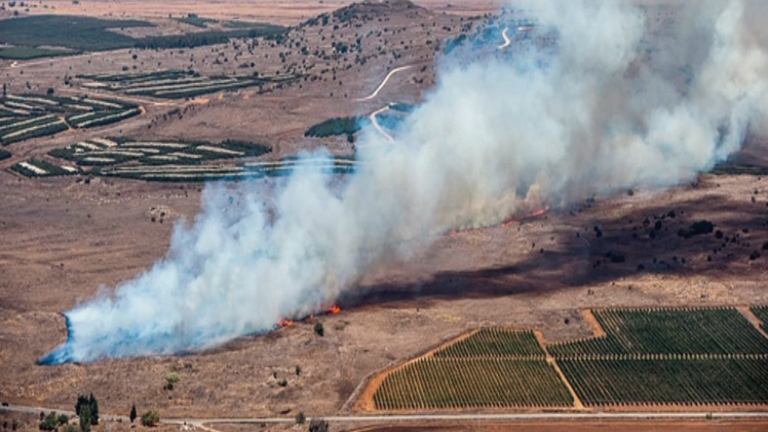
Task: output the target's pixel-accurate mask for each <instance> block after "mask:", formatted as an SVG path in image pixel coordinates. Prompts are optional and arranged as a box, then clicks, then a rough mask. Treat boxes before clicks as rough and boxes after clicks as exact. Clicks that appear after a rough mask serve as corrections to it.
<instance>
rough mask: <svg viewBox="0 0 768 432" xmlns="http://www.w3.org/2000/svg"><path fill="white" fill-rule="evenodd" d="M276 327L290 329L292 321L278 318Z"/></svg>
mask: <svg viewBox="0 0 768 432" xmlns="http://www.w3.org/2000/svg"><path fill="white" fill-rule="evenodd" d="M277 325H279V326H280V327H291V326H293V321H291V320H287V319H284V318H278V319H277Z"/></svg>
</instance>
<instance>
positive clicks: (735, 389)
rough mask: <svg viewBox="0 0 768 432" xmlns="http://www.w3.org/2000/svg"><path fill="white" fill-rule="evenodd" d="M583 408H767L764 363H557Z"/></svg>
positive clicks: (767, 365) (766, 366)
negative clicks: (669, 405)
mask: <svg viewBox="0 0 768 432" xmlns="http://www.w3.org/2000/svg"><path fill="white" fill-rule="evenodd" d="M557 363H558V364H559V365H560V368H561V369H562V371H563V373H564V374H565V376H566V378H567V379H568V381H569V382H570V383H571V385H572V386H573V388H574V390H575V391H576V394H577V395H578V397H579V399H581V400H582V402H584V404H585V405H587V406H595V405H598V406H614V405H647V404H676V405H706V404H720V405H722V404H765V403H768V386H766V385H765V383H768V360H766V359H764V358H763V359H748V360H743V359H741V360H734V359H726V360H581V359H568V360H558V361H557Z"/></svg>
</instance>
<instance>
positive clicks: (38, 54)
mask: <svg viewBox="0 0 768 432" xmlns="http://www.w3.org/2000/svg"><path fill="white" fill-rule="evenodd" d="M79 53H80V52H79V51H63V50H52V49H46V48H35V47H28V46H18V47H3V48H0V59H3V60H32V59H36V58H44V57H61V56H69V55H74V54H79Z"/></svg>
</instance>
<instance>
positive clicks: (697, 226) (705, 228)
mask: <svg viewBox="0 0 768 432" xmlns="http://www.w3.org/2000/svg"><path fill="white" fill-rule="evenodd" d="M714 230H715V224H713V223H712V222H710V221H707V220H702V221H698V222H695V223H693V224H692V225H691V226H690V227H688V229H680V231H678V232H677V235H679V236H680V237H683V238H685V239H689V238H691V237H694V236H697V235H701V234H710V233H712V231H714Z"/></svg>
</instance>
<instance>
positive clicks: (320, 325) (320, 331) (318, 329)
mask: <svg viewBox="0 0 768 432" xmlns="http://www.w3.org/2000/svg"><path fill="white" fill-rule="evenodd" d="M315 333H316V334H317V335H318V336H320V337H322V336H325V328H323V323H321V322H318V323H317V324H315Z"/></svg>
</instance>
